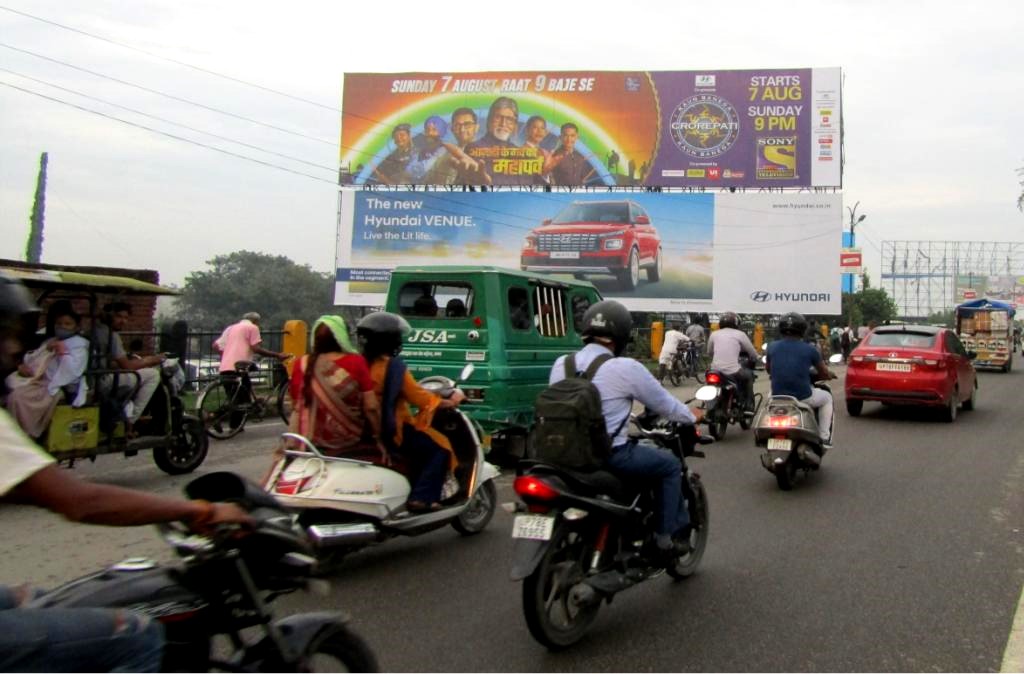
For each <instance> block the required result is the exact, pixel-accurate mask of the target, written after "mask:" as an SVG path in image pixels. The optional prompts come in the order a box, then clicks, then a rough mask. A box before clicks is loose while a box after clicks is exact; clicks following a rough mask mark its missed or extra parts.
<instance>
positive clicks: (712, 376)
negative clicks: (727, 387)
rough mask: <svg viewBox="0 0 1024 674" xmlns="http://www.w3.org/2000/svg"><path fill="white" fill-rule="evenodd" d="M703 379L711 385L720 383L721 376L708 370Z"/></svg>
mask: <svg viewBox="0 0 1024 674" xmlns="http://www.w3.org/2000/svg"><path fill="white" fill-rule="evenodd" d="M704 380H705V381H706V382H707V383H709V384H711V385H712V386H717V385H719V384H721V383H722V377H721V376H719V375H718V373H716V372H708V373H707V375H706V376H705V377H704Z"/></svg>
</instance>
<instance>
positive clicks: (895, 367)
mask: <svg viewBox="0 0 1024 674" xmlns="http://www.w3.org/2000/svg"><path fill="white" fill-rule="evenodd" d="M875 369H876V370H880V371H882V372H910V370H911V366H910V363H875Z"/></svg>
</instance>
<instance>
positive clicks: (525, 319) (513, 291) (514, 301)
mask: <svg viewBox="0 0 1024 674" xmlns="http://www.w3.org/2000/svg"><path fill="white" fill-rule="evenodd" d="M508 318H509V322H510V323H512V327H513V328H514V329H516V330H529V329H530V328H531V327H533V315H532V313H531V311H530V295H529V293H527V291H526V288H519V287H516V286H513V287H511V288H509V289H508Z"/></svg>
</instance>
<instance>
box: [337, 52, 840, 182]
mask: <svg viewBox="0 0 1024 674" xmlns="http://www.w3.org/2000/svg"><path fill="white" fill-rule="evenodd" d="M840 96H841V76H840V69H839V68H793V69H786V70H706V71H674V72H612V71H594V72H540V71H537V72H485V73H401V74H367V73H356V74H346V75H345V81H344V95H343V103H342V132H341V176H342V180H343V182H347V183H350V184H355V185H374V184H386V185H455V184H458V185H466V184H469V185H552V186H580V185H600V186H614V185H620V186H621V185H646V186H659V187H772V188H775V187H841V186H842V168H841V167H842V158H841V156H840V153H841V143H840V138H841V133H840V131H841V129H840V127H841V117H840V111H841V105H840V104H841V97H840Z"/></svg>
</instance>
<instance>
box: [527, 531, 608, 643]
mask: <svg viewBox="0 0 1024 674" xmlns="http://www.w3.org/2000/svg"><path fill="white" fill-rule="evenodd" d="M592 548H593V545H592V543H591V542H590V541H588V540H587V538H586V537H585V536H584V535H583V534H582V533H581V532H580V531H578V530H576V529H570V528H569V527H565V526H562V527H557V528H556V529H555V531H554V533H553V535H552V537H551V541H550V542H549V543H548V549H547V550H546V551H545V553H544V558H543V559H541V560H540V564H538V566H537V568H536V569H535V570H534V572H533V573H531V574H530V575H529V576H527V578H526V580H524V581H523V614H524V616H525V617H526V626H527V627H528V628H529V629H530V634H531V635H533V638H534V639H536V640H537V641H538V642H540V643H541V644H543V645H544V646H546V647H547V648H548V650H552V651H557V650H561V649H563V648H566V647H568V646H571V645H572V644H574V643H576V642H577V641H579V640H580V639H581V638H582V637H583V635H584V633H586V631H587V628H589V627H590V624H591V623H592V622H594V618H596V617H597V611H598V608H600V604H599V603H598V604H592V605H590V606H578V605H575V604H573V602H572V600H571V599H570V590H571V589H572V586H573V585H575V584H576V583H578V582H580V581H581V580H583V578H584V572H583V569H584V564H586V560H587V557H588V554H589V553H590V551H591V550H592Z"/></svg>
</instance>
